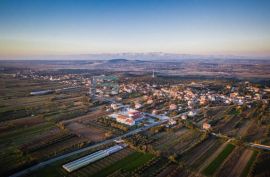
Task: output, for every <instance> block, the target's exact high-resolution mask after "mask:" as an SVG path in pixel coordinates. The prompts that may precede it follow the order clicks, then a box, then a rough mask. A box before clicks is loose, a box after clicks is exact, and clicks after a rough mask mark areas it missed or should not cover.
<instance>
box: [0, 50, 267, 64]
mask: <svg viewBox="0 0 270 177" xmlns="http://www.w3.org/2000/svg"><path fill="white" fill-rule="evenodd" d="M0 59H1V58H0ZM3 59H4V58H3ZM12 59H26V60H27V59H31V60H34V59H38V60H41V59H43V60H111V59H117V60H116V61H115V62H119V61H121V62H124V60H140V61H147V60H148V61H149V60H150V61H151V60H165V61H178V60H189V59H264V60H265V59H270V57H259V56H256V57H255V56H254V57H251V56H237V55H193V54H177V53H163V52H145V53H143V52H140V53H139V52H124V53H97V54H79V55H50V56H38V57H34V56H32V57H23V58H22V57H20V58H12Z"/></svg>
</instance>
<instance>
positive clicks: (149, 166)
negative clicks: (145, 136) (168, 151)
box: [133, 157, 170, 177]
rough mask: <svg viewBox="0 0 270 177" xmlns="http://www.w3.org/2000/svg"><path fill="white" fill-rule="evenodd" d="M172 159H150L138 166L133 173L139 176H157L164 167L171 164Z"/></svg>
mask: <svg viewBox="0 0 270 177" xmlns="http://www.w3.org/2000/svg"><path fill="white" fill-rule="evenodd" d="M169 163H170V161H169V160H168V159H167V158H164V157H156V158H153V159H151V160H150V161H148V162H147V163H146V164H144V165H143V166H141V167H140V168H137V169H136V170H135V171H134V172H133V173H135V174H136V175H137V176H142V177H149V176H156V175H157V174H158V173H159V172H161V171H162V169H163V168H166V166H167V165H169Z"/></svg>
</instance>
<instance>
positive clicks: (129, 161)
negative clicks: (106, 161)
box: [94, 152, 154, 177]
mask: <svg viewBox="0 0 270 177" xmlns="http://www.w3.org/2000/svg"><path fill="white" fill-rule="evenodd" d="M153 157H154V155H152V154H149V153H146V154H144V153H140V152H134V153H132V154H131V155H129V156H127V157H126V158H124V159H122V160H120V161H118V162H117V163H115V164H113V165H111V166H109V167H107V168H105V169H103V170H102V171H100V172H98V173H97V174H95V175H94V176H95V177H102V176H108V175H109V174H112V173H113V172H115V171H116V170H119V169H122V170H125V171H128V172H130V171H132V170H134V169H136V168H137V167H139V166H141V165H143V164H145V163H146V162H147V161H149V160H150V159H152V158H153Z"/></svg>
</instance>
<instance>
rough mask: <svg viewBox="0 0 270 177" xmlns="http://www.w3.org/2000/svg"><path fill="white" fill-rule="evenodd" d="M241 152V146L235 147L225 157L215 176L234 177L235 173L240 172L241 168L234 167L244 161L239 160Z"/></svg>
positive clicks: (242, 150)
mask: <svg viewBox="0 0 270 177" xmlns="http://www.w3.org/2000/svg"><path fill="white" fill-rule="evenodd" d="M243 152H244V148H243V147H236V148H235V149H234V150H233V151H232V153H231V154H230V155H229V156H228V157H227V158H226V160H225V162H224V163H223V164H222V165H221V167H220V168H219V170H218V171H217V173H216V176H220V177H227V176H230V175H233V176H232V177H234V175H237V174H238V173H240V174H241V170H242V168H236V167H241V163H242V164H243V163H244V161H242V162H240V158H241V157H242V154H243ZM242 160H245V159H242ZM235 177H236V176H235Z"/></svg>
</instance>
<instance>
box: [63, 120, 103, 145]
mask: <svg viewBox="0 0 270 177" xmlns="http://www.w3.org/2000/svg"><path fill="white" fill-rule="evenodd" d="M66 128H67V129H68V130H70V131H71V132H73V133H74V134H76V135H78V136H79V137H83V138H86V139H88V140H89V141H93V142H98V141H102V140H105V138H106V136H105V134H106V131H104V130H103V129H100V128H97V127H95V126H91V127H90V126H85V125H84V124H81V123H78V122H72V123H70V124H68V125H66Z"/></svg>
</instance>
